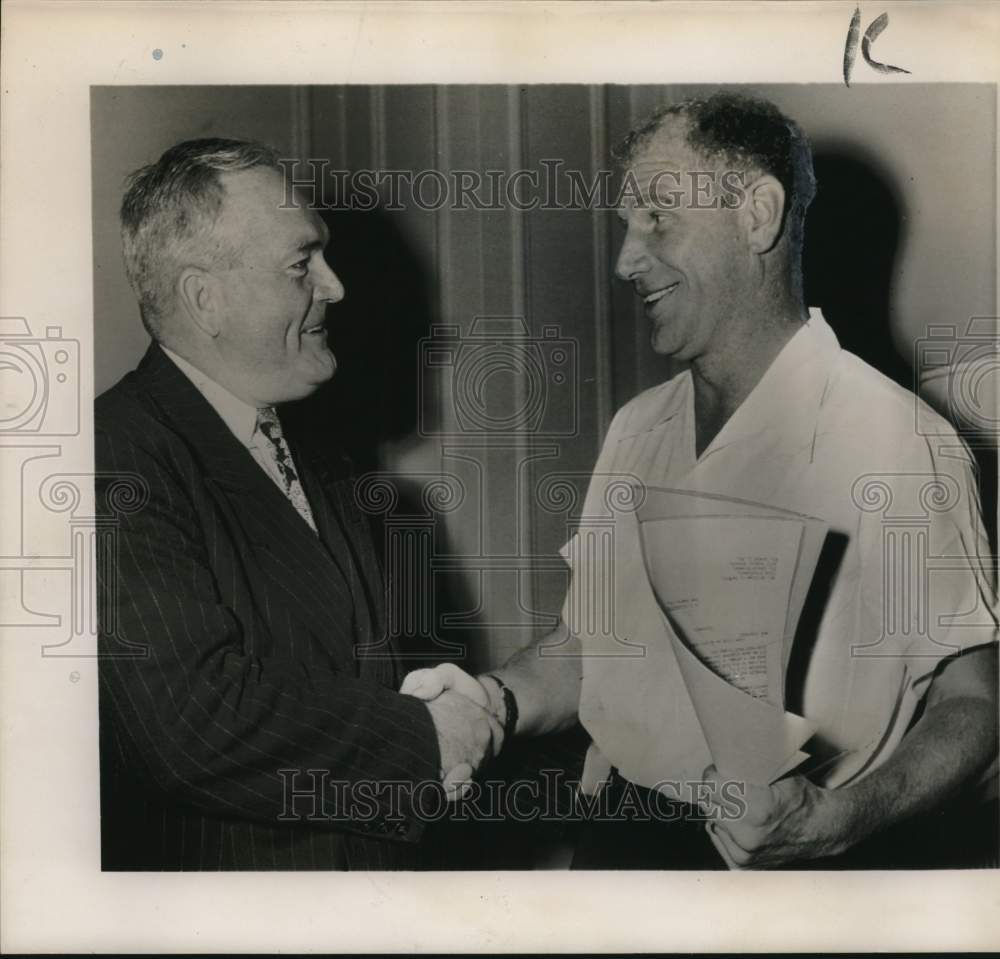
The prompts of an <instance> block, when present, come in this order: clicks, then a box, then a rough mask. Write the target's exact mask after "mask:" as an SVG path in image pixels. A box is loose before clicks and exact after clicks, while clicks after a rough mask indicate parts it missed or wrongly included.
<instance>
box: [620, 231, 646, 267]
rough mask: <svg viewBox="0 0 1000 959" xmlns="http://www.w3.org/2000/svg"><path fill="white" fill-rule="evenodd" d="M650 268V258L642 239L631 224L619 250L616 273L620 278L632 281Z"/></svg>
mask: <svg viewBox="0 0 1000 959" xmlns="http://www.w3.org/2000/svg"><path fill="white" fill-rule="evenodd" d="M648 268H649V259H648V257H647V256H646V250H645V246H644V244H643V242H642V239H641V238H640V237H638V236H636V234H635V231H634V229H633V228H632V227H631V226H629V228H628V230H627V232H626V233H625V239H624V240H622V248H621V249H620V250H619V251H618V259H617V260H616V261H615V275H616V276H617V277H618V279H620V280H629V281H631V280H634V279H635V278H636V276H638V275H639V274H640V273H645V272H646V270H647V269H648Z"/></svg>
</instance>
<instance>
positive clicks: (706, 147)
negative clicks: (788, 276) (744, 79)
mask: <svg viewBox="0 0 1000 959" xmlns="http://www.w3.org/2000/svg"><path fill="white" fill-rule="evenodd" d="M678 118H679V119H681V120H683V121H684V123H685V126H684V128H683V131H682V132H683V134H684V138H685V141H686V143H687V145H688V146H689V147H690V148H691V149H692V150H694V151H695V152H696V153H698V154H699V155H700V156H702V157H704V158H705V159H706V160H708V161H710V162H722V163H724V164H725V165H726V166H727V167H728V168H729V169H733V170H740V171H741V172H744V173H746V174H750V175H760V174H765V173H766V174H770V175H771V176H773V177H774V178H775V179H776V180H778V182H779V183H780V184H781V185H782V187H783V188H784V190H785V214H784V215H785V227H786V229H787V231H788V234H789V240H790V242H791V248H792V250H793V251H795V252H800V251H801V246H802V237H803V232H804V225H805V217H806V210H808V208H809V204H810V203H811V202H812V199H813V197H814V196H815V194H816V178H815V175H814V174H813V163H812V150H811V149H810V147H809V141H808V140H807V139H806V136H805V134H804V133H803V132H802V130H801V129H800V128H799V126H798V124H797V123H795V121H794V120H791V119H789V118H788V117H786V116H785V115H784V114H783V113H782V112H781V111H780V110H779V109H778V108H777V107H776V106H775V105H774V104H773V103H771V102H769V101H768V100H764V99H761V98H759V97H752V96H746V95H744V94H739V93H733V92H730V91H720V92H719V93H715V94H712V96H710V97H707V98H704V99H702V98H691V99H687V100H682V101H680V102H679V103H674V104H671V105H670V106H668V107H664V108H661V109H660V110H657V111H656V112H655V113H653V114H652V115H651V116H650V117H649V118H648V119H647V120H645V121H644V122H643V123H642V124H641V125H640V126H638V127H637V128H636V129H634V130H633V131H632V132H631V133H629V135H628V136H627V137H626V138H625V140H624V141H623V142H622V144H621V145H620V146H619V147H618V149H617V150H615V156H616V158H617V159H618V160H619V161H620V162H621V163H623V164H624V165H626V166H627V165H629V164H630V163H632V162H633V161H634V160H635V158H636V157H637V156H638V155H639V154H640V153H642V152H643V150H645V148H646V147H648V146H649V145H650V143H651V142H652V140H653V139H654V137H655V136H656V135H657V134H658V133H659V132H660V130H661V129H662V128H663V127H664V126H665V125H666V124H667V123H669V122H670V121H671V120H673V119H678Z"/></svg>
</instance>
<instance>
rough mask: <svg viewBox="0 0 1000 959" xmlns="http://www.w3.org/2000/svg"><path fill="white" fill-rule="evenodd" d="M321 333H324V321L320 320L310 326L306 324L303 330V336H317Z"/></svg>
mask: <svg viewBox="0 0 1000 959" xmlns="http://www.w3.org/2000/svg"><path fill="white" fill-rule="evenodd" d="M321 333H326V322H325V321H322V322H319V323H314V324H313V325H312V326H307V327H306V328H305V329H304V330H303V331H302V335H303V336H318V335H319V334H321Z"/></svg>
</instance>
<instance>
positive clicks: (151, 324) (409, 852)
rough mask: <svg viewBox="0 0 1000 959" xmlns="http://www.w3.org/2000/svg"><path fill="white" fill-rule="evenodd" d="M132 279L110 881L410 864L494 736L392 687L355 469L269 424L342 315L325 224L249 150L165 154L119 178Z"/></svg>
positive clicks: (111, 411) (116, 590) (104, 418)
mask: <svg viewBox="0 0 1000 959" xmlns="http://www.w3.org/2000/svg"><path fill="white" fill-rule="evenodd" d="M121 217H122V237H123V245H124V253H125V264H126V270H127V273H128V276H129V281H130V283H131V284H132V287H133V289H134V290H135V292H136V295H137V296H138V298H139V303H140V311H141V316H142V321H143V324H144V326H145V327H146V329H147V331H148V332H149V333H150V335H151V337H152V340H153V343H152V344H151V345H150V347H149V350H148V352H147V353H146V355H145V357H144V358H143V360H142V362H141V363H140V365H139V367H138V369H136V370H135V371H134V372H132V373H129V374H128V375H127V376H126V377H125V378H124V379H122V380H121V382H119V383H118V384H117V385H116V386H115V387H113V388H112V389H110V390H109V391H107V392H106V393H104V394H103V395H102V396H101V397H99V398H98V400H97V403H96V410H95V427H96V429H95V433H96V462H97V473H98V481H97V491H96V492H97V508H98V510H99V511H102V512H105V511H109V510H110V509H111V506H112V503H111V501H112V500H114V498H115V497H114V489H116V488H117V489H120V488H121V487H120V485H119V484H121V483H122V482H125V483H127V484H131V486H132V488H133V490H134V491H135V492H136V495H137V496H138V497H139V501H141V503H142V505H141V507H140V508H137V509H135V510H133V511H131V512H125V513H123V514H120V515H119V517H118V526H117V530H116V533H115V535H114V536H113V537H111V538H110V539H109V540H107V541H105V542H104V543H103V544H102V547H101V551H102V554H103V555H102V556H101V562H100V566H101V568H102V570H103V571H104V575H103V577H102V578H101V581H100V584H99V588H100V590H101V595H102V600H103V609H104V613H103V615H102V623H101V654H102V659H101V669H100V674H101V765H102V852H103V867H104V868H105V869H335V868H376V869H378V868H407V867H419V866H420V865H422V864H424V859H423V858H422V854H421V849H420V844H419V840H420V839H421V837H422V835H423V834H424V832H425V831H426V829H425V827H426V825H427V820H428V819H431V818H435V817H436V816H438V815H440V813H441V810H442V807H443V804H444V803H445V802H446V799H447V793H446V791H445V789H444V788H443V787H442V784H441V782H440V779H441V770H442V769H446V770H447V769H451V768H452V767H453V766H456V765H457V766H459V767H460V768H462V769H463V772H465V773H467V772H468V771H469V770H470V769H474V768H476V767H477V766H478V765H479V763H480V762H482V760H483V759H484V757H485V756H486V754H487V752H488V751H490V750H491V749H492V748H493V747H494V738H495V737H496V736H497V735H498V729H497V727H496V724H495V721H494V720H493V718H492V717H491V716H490V715H489V714H488V713H487V712H485V711H484V710H482V709H481V708H480V707H478V706H475V705H474V704H472V703H471V702H469V701H468V700H466V699H465V698H463V697H461V696H459V695H457V694H453V695H451V696H447V697H444V698H443V699H444V701H443V702H442V699H438V700H435V702H433V703H430V704H425V703H423V702H420V701H419V700H417V699H414V698H411V697H409V696H403V695H401V694H400V693H398V692H397V691H396V690H397V689H398V684H399V679H400V675H401V674H400V671H399V663H398V656H397V651H396V649H395V647H394V645H393V642H392V640H391V638H390V637H388V635H387V634H386V629H385V617H384V609H383V607H384V593H385V590H384V586H383V583H382V578H381V574H380V569H379V564H378V561H377V559H376V554H375V551H374V548H373V543H372V540H371V536H370V532H369V529H368V526H367V523H366V521H365V518H364V517H363V515H362V514H361V513H360V512H359V510H358V508H357V506H356V505H355V502H354V498H353V488H352V481H351V476H350V471H349V469H348V468H347V465H346V463H345V461H344V459H343V457H341V456H340V455H339V454H338V453H337V452H336V451H335V450H332V449H330V448H329V447H328V446H326V447H323V446H317V445H316V444H314V443H313V444H310V443H309V442H308V440H307V438H305V437H300V436H296V435H294V434H290V435H287V436H286V435H285V433H284V430H283V428H282V422H281V418H280V416H279V414H278V412H277V409H276V407H279V406H280V405H281V404H283V403H288V402H291V401H294V400H298V399H301V398H303V397H306V396H308V395H309V394H311V393H313V392H314V391H315V390H316V389H317V388H318V387H320V386H321V385H322V384H323V383H324V382H326V381H327V380H329V379H330V377H331V376H332V375H333V373H334V371H335V368H336V361H335V359H334V357H333V354H332V353H331V352H330V350H329V348H328V347H327V343H326V328H325V323H326V316H327V307H328V305H330V304H334V303H336V302H338V301H339V300H340V299H341V298H342V297H343V296H344V289H343V286H342V285H341V283H340V280H339V279H338V278H337V276H336V274H335V273H334V272H333V271H332V270H331V269H330V267H329V266H328V265H327V263H326V261H325V259H324V256H323V249H324V247H325V246H326V243H327V240H328V231H327V228H326V226H325V224H324V223H323V222H322V220H321V219H320V218H319V217H318V216H317V215H316V213H315V212H313V211H311V210H308V209H306V208H305V207H304V206H303V205H302V204H300V203H298V202H289V197H288V196H287V195H286V191H285V183H284V180H283V178H282V176H281V173H280V171H279V168H278V166H277V162H276V155H275V154H274V153H273V151H271V150H270V149H269V148H267V147H264V146H261V145H259V144H252V143H244V142H240V141H232V140H214V139H213V140H196V141H189V142H186V143H181V144H178V145H177V146H175V147H173V148H172V149H170V150H168V151H167V152H166V153H164V154H163V156H162V157H161V158H160V159H159V161H158V162H157V163H155V164H152V165H150V166H148V167H144V168H143V169H141V170H139V171H137V172H136V173H135V174H133V176H132V178H131V181H130V184H129V187H128V190H127V193H126V195H125V198H124V201H123V203H122V210H121Z"/></svg>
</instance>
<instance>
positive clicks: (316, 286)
mask: <svg viewBox="0 0 1000 959" xmlns="http://www.w3.org/2000/svg"><path fill="white" fill-rule="evenodd" d="M312 273H313V299H314V300H315V301H316V302H318V303H339V302H340V301H341V300H342V299H343V298H344V284H343V283H341V282H340V277H339V276H337V274H336V273H334V272H333V270H331V269H330V265H329V264H328V263H327V262H326V260H325V259H323V257H322V256H318V257H317V262H316V263H315V265H314V266H313V270H312Z"/></svg>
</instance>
